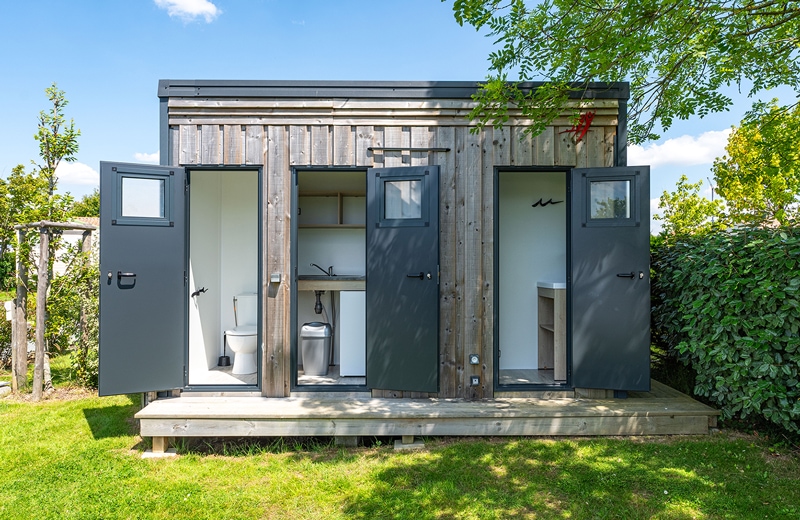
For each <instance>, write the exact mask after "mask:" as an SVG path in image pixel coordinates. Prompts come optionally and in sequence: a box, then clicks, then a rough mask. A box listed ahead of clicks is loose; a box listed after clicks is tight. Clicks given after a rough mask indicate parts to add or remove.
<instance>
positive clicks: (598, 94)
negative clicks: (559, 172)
mask: <svg viewBox="0 0 800 520" xmlns="http://www.w3.org/2000/svg"><path fill="white" fill-rule="evenodd" d="M544 84H545V83H542V82H525V83H519V84H518V86H519V87H520V88H522V89H536V88H539V87H540V86H542V85H544ZM574 86H575V87H577V88H580V89H583V87H584V85H583V84H580V83H575V84H574ZM479 88H480V84H479V82H475V81H287V80H276V81H262V80H181V79H177V80H176V79H162V80H159V82H158V97H159V98H162V99H163V98H170V97H230V98H352V97H359V98H376V99H469V98H471V97H472V95H473V94H475V93H476V92H477V91H478V89H479ZM629 96H630V89H629V86H628V83H625V82H620V83H589V84H588V86H587V87H586V88H585V90H582V91H575V92H572V93H571V95H570V97H571V98H574V99H628V97H629Z"/></svg>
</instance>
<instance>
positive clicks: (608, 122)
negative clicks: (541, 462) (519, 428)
mask: <svg viewBox="0 0 800 520" xmlns="http://www.w3.org/2000/svg"><path fill="white" fill-rule="evenodd" d="M219 101H220V100H215V99H206V100H196V99H188V98H172V99H170V116H169V121H170V126H169V130H168V135H169V138H170V148H171V150H172V154H171V160H172V161H173V163H179V164H181V165H204V166H208V165H220V166H224V165H228V166H233V165H236V166H240V165H261V166H263V170H264V179H263V190H264V191H263V195H264V196H263V198H264V204H265V208H264V209H265V210H264V217H263V226H264V247H263V251H262V254H263V258H262V260H263V266H264V272H263V273H262V276H263V279H264V280H265V286H264V288H263V290H264V291H265V293H264V294H265V295H268V296H269V297H267V298H264V309H263V312H264V314H263V323H264V329H263V336H264V352H263V366H262V374H263V394H264V395H265V396H269V397H283V396H288V395H289V392H290V386H291V384H290V380H289V378H290V374H291V367H290V349H291V323H290V294H291V292H290V288H291V283H292V276H291V265H290V262H291V257H290V237H291V226H292V223H291V219H292V215H293V210H292V208H291V167H292V166H312V165H313V166H353V167H365V166H366V167H392V166H421V165H426V164H435V165H438V166H439V167H440V178H439V193H440V208H439V229H440V261H441V265H440V275H441V278H440V304H439V316H440V318H439V323H440V330H439V349H440V355H439V360H440V362H439V366H440V387H439V388H440V391H439V394H438V396H439V397H462V398H468V399H480V398H487V397H492V396H493V368H494V367H493V358H494V356H493V343H494V342H493V330H494V308H493V298H494V290H495V288H494V286H493V273H494V256H493V255H494V240H495V237H494V235H493V233H494V231H493V219H494V169H495V167H497V166H514V167H524V166H611V165H613V163H614V141H615V138H616V124H617V120H616V111H617V105H616V102H615V101H609V100H605V101H602V100H601V101H600V102H599V104H598V106H599V107H600V108H599V109H598V112H597V115H596V116H595V119H594V122H593V125H592V127H591V129H590V130H589V132H588V133H587V134H586V136H585V137H584V139H583V140H582V141H580V142H577V143H576V140H575V134H574V132H568V130H570V124H569V122H568V120H567V119H566V118H561V119H559V120H557V121H556V122H555V123H554V124H553V126H550V127H548V128H547V129H546V130H545V131H544V132H543V133H542V134H541V135H539V136H536V137H531V136H530V135H528V134H526V133H525V132H524V124H522V123H523V122H518V121H514V120H513V119H512V120H511V121H510V123H512V124H510V125H509V126H507V127H504V128H500V129H491V128H489V129H485V130H483V131H481V132H480V133H477V134H475V133H472V132H470V129H471V128H472V127H471V126H470V125H469V123H468V122H467V121H465V120H464V119H463V116H462V115H461V113H462V112H463V113H466V112H464V111H461V112H458V115H457V116H456V115H452V114H450V113H448V112H447V111H446V110H444V109H442V108H441V107H452V106H453V104H454V103H453V102H452V100H448V101H441V102H440V103H439V105H438V106H439V109H437V108H435V107H437V103H436V102H435V101H430V102H428V103H425V104H424V106H422V105H420V104H419V103H417V106H416V107H415V106H412V105H414V103H408V104H402V107H401V105H398V104H397V102H396V101H395V102H394V104H392V107H391V110H389V109H386V110H382V109H381V106H382V104H385V103H391V102H386V101H381V100H369V101H368V102H367V101H365V102H363V103H360V104H359V103H352V100H350V101H349V103H350V104H349V105H348V106H352V107H356V108H353V109H351V110H353V113H352V114H348V115H347V116H345V115H337V114H336V110H337V108H336V103H333V104H332V107H333V108H331V109H330V114H328V115H327V116H326V115H321V114H322V111H321V110H320V109H319V108H318V107H317V108H314V109H313V110H311V109H308V108H307V107H306V108H304V107H303V100H296V101H294V102H288V101H274V100H264V101H265V103H264V106H269V107H271V111H265V112H262V111H259V110H258V109H257V105H258V103H252V102H251V103H250V105H248V108H250V107H251V106H252V107H254V108H252V115H248V114H250V113H249V112H248V111H247V110H245V109H243V108H242V107H238V108H236V109H231V108H230V107H231V103H232V101H231V100H224V101H225V102H226V103H227V105H226V104H225V103H220V102H219ZM281 103H287V105H286V107H287V108H286V109H285V110H283V111H281V109H280V107H281V106H283V105H281ZM291 103H294V105H293V106H290V105H291ZM464 103H468V101H464ZM320 106H321V105H320ZM225 107H228V108H227V109H226V108H225ZM275 107H279V108H275ZM370 107H371V108H370ZM430 107H434V108H430ZM291 108H293V109H294V110H290V109H291ZM401 108H402V109H405V110H408V113H407V114H408V115H407V116H405V117H404V114H403V110H402V109H401ZM368 109H370V110H372V111H370V110H368ZM226 110H228V112H226ZM309 110H311V112H313V113H311V112H309ZM340 110H341V107H340ZM359 110H360V111H359ZM455 113H456V112H453V114H455ZM383 146H386V147H399V148H408V147H413V148H429V147H435V148H440V149H441V148H449V149H450V151H447V152H444V151H435V152H428V151H419V150H418V151H413V152H412V151H381V150H369V148H370V147H383ZM270 273H281V279H282V280H283V282H282V283H281V284H280V286H278V287H277V288H276V287H268V286H269V284H268V280H269V274H270ZM473 353H477V354H479V355H480V358H481V363H480V364H479V365H470V364H469V361H468V356H469V354H473ZM472 375H477V376H480V383H481V384H480V385H478V386H470V376H472ZM374 395H376V396H387V397H411V398H413V397H426V396H428V395H429V394H421V393H414V392H405V393H403V392H397V391H389V390H387V391H379V392H378V391H376V392H374Z"/></svg>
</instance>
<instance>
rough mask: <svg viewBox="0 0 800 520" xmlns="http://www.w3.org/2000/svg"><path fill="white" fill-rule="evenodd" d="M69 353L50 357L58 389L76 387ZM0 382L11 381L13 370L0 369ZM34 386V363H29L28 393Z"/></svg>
mask: <svg viewBox="0 0 800 520" xmlns="http://www.w3.org/2000/svg"><path fill="white" fill-rule="evenodd" d="M73 355H74V354H73V353H72V352H69V353H67V354H61V355H52V354H51V355H50V376H51V377H52V378H53V387H54V388H56V389H65V388H73V387H75V386H76V384H77V383H76V382H75V375H74V373H73V369H72V356H73ZM0 381H11V369H10V368H0ZM32 385H33V363H28V382H27V387H26V389H25V390H26V391H27V392H30V391H31V387H32Z"/></svg>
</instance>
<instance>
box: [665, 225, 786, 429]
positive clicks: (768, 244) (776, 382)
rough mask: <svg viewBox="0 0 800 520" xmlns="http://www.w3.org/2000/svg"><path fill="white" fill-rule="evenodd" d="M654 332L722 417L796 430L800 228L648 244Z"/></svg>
mask: <svg viewBox="0 0 800 520" xmlns="http://www.w3.org/2000/svg"><path fill="white" fill-rule="evenodd" d="M653 253H654V254H653V264H652V266H653V272H654V273H653V274H654V276H653V282H652V283H653V285H652V292H653V304H654V307H653V338H654V340H655V341H656V342H660V343H661V344H662V346H663V345H668V346H669V347H670V348H672V349H674V351H675V352H676V353H677V355H678V356H679V358H680V359H681V360H682V361H683V362H684V363H686V364H690V365H691V367H692V368H693V369H694V370H695V371H696V373H697V377H696V381H695V388H694V391H695V394H696V395H698V396H703V397H705V398H707V399H709V400H710V401H711V402H713V403H715V404H716V405H717V406H719V407H720V409H721V411H722V414H723V417H724V418H731V417H735V416H739V417H742V418H744V417H747V416H748V415H749V414H758V415H760V416H762V417H764V418H765V419H767V420H768V421H771V422H773V423H776V424H778V425H780V426H782V427H783V428H786V429H787V430H789V431H793V432H798V431H800V427H799V424H800V385H798V378H799V376H798V367H800V335H799V334H798V332H800V228H780V229H758V230H752V229H750V230H733V231H727V232H717V233H711V234H706V235H701V236H692V237H683V238H681V239H678V240H671V241H669V242H662V243H656V244H654V251H653Z"/></svg>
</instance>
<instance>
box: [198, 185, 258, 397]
mask: <svg viewBox="0 0 800 520" xmlns="http://www.w3.org/2000/svg"><path fill="white" fill-rule="evenodd" d="M190 194H191V201H190V216H189V219H190V223H189V225H190V232H189V291H190V293H191V292H194V291H195V290H197V289H199V288H200V287H207V288H208V292H206V293H204V294H201V295H198V296H196V297H195V298H192V301H190V304H189V383H190V384H202V383H204V381H203V378H202V376H203V374H204V373H205V372H207V371H208V370H209V369H210V368H213V367H215V366H216V365H217V361H218V357H219V356H221V355H222V353H223V333H224V331H225V330H226V329H229V328H233V327H234V317H233V296H234V295H236V294H242V293H255V292H257V290H258V172H256V171H193V172H192V173H191V191H190ZM227 354H228V355H229V356H230V357H231V362H233V359H234V354H233V352H230V351H228V352H227Z"/></svg>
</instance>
